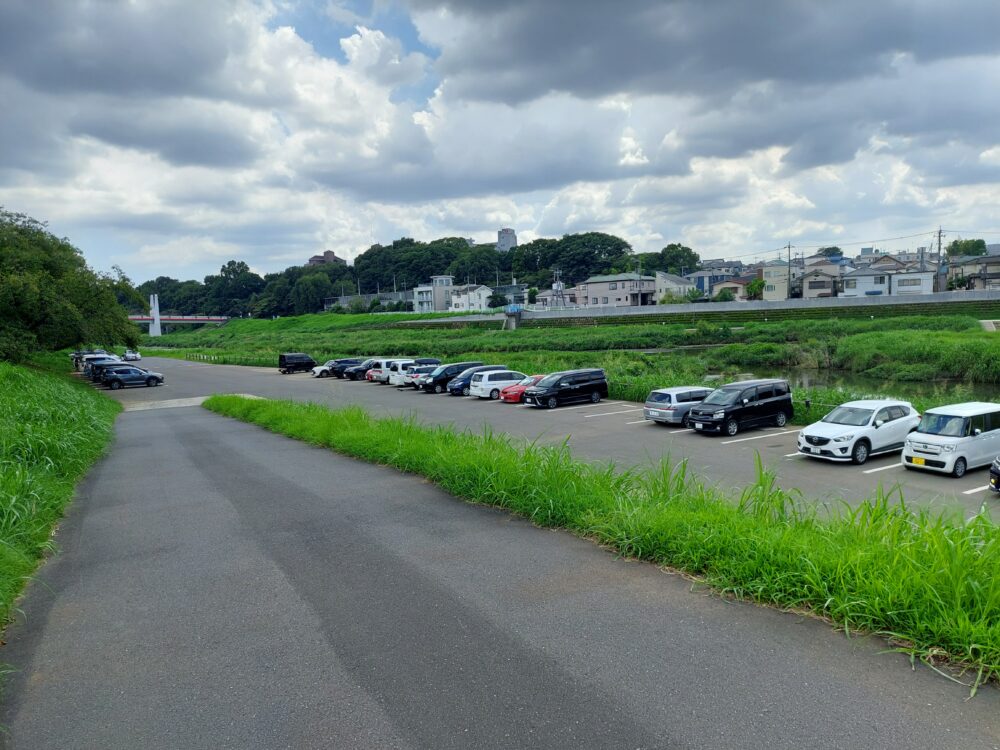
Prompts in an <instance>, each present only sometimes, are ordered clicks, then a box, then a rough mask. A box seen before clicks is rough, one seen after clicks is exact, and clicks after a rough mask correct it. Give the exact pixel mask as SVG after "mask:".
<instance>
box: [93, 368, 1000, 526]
mask: <svg viewBox="0 0 1000 750" xmlns="http://www.w3.org/2000/svg"><path fill="white" fill-rule="evenodd" d="M149 364H150V366H151V367H153V369H155V370H157V371H158V372H162V373H164V375H165V376H166V379H167V384H168V385H169V386H170V396H169V397H170V398H185V397H191V396H198V395H210V394H212V393H237V392H239V393H251V394H255V395H258V396H263V397H266V398H288V399H295V400H303V401H315V402H318V403H324V404H328V405H330V406H344V405H347V404H359V405H361V406H364V407H366V408H368V409H370V410H372V411H373V412H375V413H380V414H388V415H396V416H398V415H408V414H415V415H417V416H418V418H420V419H421V420H424V421H426V422H428V423H432V424H452V425H454V426H456V427H458V428H462V429H471V430H476V431H479V430H482V429H483V428H484V427H486V426H489V427H491V428H492V429H494V430H499V431H503V432H507V433H509V434H511V435H516V436H520V437H524V438H526V439H529V440H538V441H540V442H543V443H561V442H563V441H565V440H568V441H569V445H570V447H571V448H572V450H573V452H574V454H575V455H577V456H579V457H581V458H586V459H591V460H599V461H606V460H611V461H614V462H615V463H617V464H620V465H622V466H630V465H637V464H644V463H649V462H655V461H659V460H660V459H662V458H664V457H666V456H669V457H670V458H671V459H672V460H681V459H686V460H687V461H688V462H689V465H690V467H691V469H692V470H694V471H696V472H697V473H698V474H699V475H700V476H702V477H704V478H705V479H706V480H707V481H709V482H710V483H715V484H718V485H720V486H722V487H725V488H742V487H744V486H746V485H747V484H748V483H749V482H751V481H753V479H754V476H755V456H756V455H758V454H759V455H760V457H761V459H762V460H763V462H764V464H765V465H766V466H767V467H768V468H770V469H772V470H773V471H775V472H776V473H777V476H778V480H779V483H780V484H781V486H783V487H785V488H788V489H793V488H797V489H799V490H801V492H802V493H803V495H804V496H805V497H806V498H811V499H816V500H819V501H822V502H829V503H836V502H839V501H841V500H843V501H847V502H848V503H855V502H858V501H859V500H861V499H863V498H866V497H871V496H872V495H874V493H875V492H876V490H877V488H878V487H879V486H881V487H883V488H884V489H885V490H892V489H895V488H898V489H899V490H900V491H901V492H902V493H903V497H905V499H906V501H907V502H908V503H913V504H920V505H925V506H932V507H949V508H955V509H956V510H960V511H961V512H962V513H964V514H965V515H971V514H973V513H976V512H978V511H979V509H980V507H981V506H982V505H983V504H984V503H985V504H986V505H987V506H988V507H989V506H992V505H993V504H994V503H996V502H997V500H996V499H995V498H994V495H993V493H991V492H990V491H989V490H988V489H986V482H987V479H988V470H987V469H985V468H983V469H976V470H971V471H970V472H969V473H968V474H967V475H966V476H965V477H963V478H962V479H953V478H951V477H947V476H941V475H937V474H932V473H929V472H920V471H907V470H906V469H904V468H903V467H902V466H901V465H900V463H899V454H898V453H894V454H889V455H887V456H876V457H873V458H872V459H871V460H869V461H868V462H867V463H866V464H864V465H863V466H855V465H853V464H850V463H835V462H830V461H823V460H820V459H815V458H809V457H805V456H801V457H800V456H799V455H798V454H797V451H796V439H797V429H796V428H793V427H786V428H784V429H778V428H765V429H759V430H748V431H746V432H743V433H739V434H737V435H736V436H735V437H733V438H729V437H724V436H718V435H703V434H699V433H696V432H694V431H691V430H686V429H683V428H681V427H679V426H678V427H673V426H667V425H656V424H653V423H646V422H645V421H644V420H643V419H642V408H641V406H640V405H639V404H635V403H632V402H627V401H620V400H617V399H608V400H605V401H602V402H601V403H598V404H590V403H587V404H579V405H574V406H566V407H560V408H558V409H552V410H549V409H536V408H532V407H527V406H521V405H517V404H505V403H502V402H498V401H489V400H480V399H476V398H460V397H454V396H447V395H434V394H428V393H422V392H415V391H413V390H412V389H398V388H396V387H393V386H387V385H374V384H372V383H367V382H351V381H346V380H338V379H336V378H325V379H317V378H311V377H309V376H308V375H306V374H299V375H280V374H278V372H277V370H276V369H267V368H246V367H238V366H229V365H209V364H204V363H195V362H185V361H181V360H170V359H163V358H157V359H155V360H154V359H153V358H150V359H149ZM158 390H159V389H150V388H135V389H126V390H122V391H118V392H116V393H115V394H114V395H113V398H118V399H121V400H122V401H125V402H127V401H129V400H131V399H135V400H146V399H148V398H151V397H166V395H167V394H166V392H163V393H162V394H160V393H157V391H158Z"/></svg>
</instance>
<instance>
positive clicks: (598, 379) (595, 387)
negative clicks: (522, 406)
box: [524, 370, 608, 409]
mask: <svg viewBox="0 0 1000 750" xmlns="http://www.w3.org/2000/svg"><path fill="white" fill-rule="evenodd" d="M607 397H608V378H607V376H606V375H605V374H604V370H566V371H564V372H553V373H551V374H549V375H546V376H545V377H544V378H542V379H541V380H539V381H538V382H537V383H535V384H534V385H533V386H531V387H530V388H528V389H527V390H525V392H524V403H526V404H528V405H529V406H545V407H548V408H549V409H555V408H556V407H557V406H560V405H561V404H568V403H571V402H573V401H592V402H593V403H595V404H596V403H597V402H598V401H600V400H601V399H602V398H607Z"/></svg>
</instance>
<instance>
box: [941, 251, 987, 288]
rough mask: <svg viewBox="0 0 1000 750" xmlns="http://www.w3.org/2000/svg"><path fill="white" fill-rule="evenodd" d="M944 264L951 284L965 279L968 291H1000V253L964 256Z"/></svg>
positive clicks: (946, 260) (945, 261) (948, 260)
mask: <svg viewBox="0 0 1000 750" xmlns="http://www.w3.org/2000/svg"><path fill="white" fill-rule="evenodd" d="M943 262H944V264H945V267H946V268H945V272H946V274H947V279H948V281H949V282H950V281H952V280H953V279H964V284H965V287H964V288H966V289H1000V253H998V254H994V255H963V256H959V257H956V258H946V259H945V260H944V261H943Z"/></svg>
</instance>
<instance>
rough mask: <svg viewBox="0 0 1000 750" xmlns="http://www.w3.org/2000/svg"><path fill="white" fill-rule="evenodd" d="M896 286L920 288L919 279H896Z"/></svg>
mask: <svg viewBox="0 0 1000 750" xmlns="http://www.w3.org/2000/svg"><path fill="white" fill-rule="evenodd" d="M896 286H920V279H897V280H896Z"/></svg>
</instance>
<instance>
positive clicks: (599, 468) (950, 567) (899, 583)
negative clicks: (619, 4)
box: [205, 396, 1000, 685]
mask: <svg viewBox="0 0 1000 750" xmlns="http://www.w3.org/2000/svg"><path fill="white" fill-rule="evenodd" d="M205 407H206V408H208V409H211V410H212V411H215V412H218V413H220V414H225V415H228V416H231V417H235V418H237V419H241V420H243V421H246V422H251V423H254V424H258V425H261V426H263V427H265V428H267V429H269V430H272V431H274V432H277V433H280V434H284V435H288V436H290V437H294V438H297V439H300V440H305V441H308V442H309V443H312V444H315V445H321V446H325V447H329V448H331V449H333V450H335V451H338V452H340V453H344V454H346V455H350V456H354V457H357V458H361V459H364V460H366V461H371V462H374V463H379V464H385V465H388V466H393V467H395V468H397V469H400V470H401V471H405V472H408V473H412V474H418V475H421V476H424V477H426V478H428V479H429V480H431V481H433V482H435V483H437V484H438V485H440V486H441V487H442V488H443V489H445V490H446V491H448V492H450V493H452V494H454V495H457V496H458V497H461V498H464V499H466V500H469V501H471V502H476V503H484V504H488V505H492V506H495V507H499V508H503V509H505V510H508V511H510V512H513V513H517V514H519V515H521V516H524V517H525V518H529V519H531V520H532V521H533V522H534V523H536V524H538V525H540V526H546V527H561V528H566V529H569V530H571V531H573V532H575V533H577V534H580V535H583V536H587V537H589V538H592V539H594V540H595V541H597V542H599V543H600V544H602V545H605V546H608V547H610V548H612V549H614V550H615V551H616V552H618V553H619V554H621V555H625V556H628V557H633V558H638V559H642V560H648V561H650V562H653V563H655V564H657V565H666V566H670V567H672V568H676V569H678V570H681V571H684V572H685V573H688V574H690V575H694V576H698V577H700V578H701V579H702V580H703V581H704V582H705V583H707V584H709V585H711V586H713V587H714V588H715V589H716V590H718V591H720V592H723V593H726V594H730V595H733V596H735V597H738V598H741V599H749V600H752V601H756V602H761V603H764V604H769V605H776V606H778V607H784V608H789V609H796V610H807V611H810V612H813V613H815V614H817V615H820V616H823V617H827V618H829V619H830V620H832V621H833V622H834V623H836V624H837V625H838V627H842V628H844V629H845V630H847V631H861V632H872V633H878V634H882V635H885V636H887V637H889V638H891V639H893V641H894V642H896V643H900V642H903V643H905V644H907V645H906V646H905V647H904V648H905V649H906V650H908V651H910V652H911V653H913V654H914V655H917V656H926V657H933V658H935V659H938V658H941V657H945V658H949V659H951V660H952V661H953V662H955V663H956V664H959V665H962V666H968V667H970V668H971V669H972V670H973V671H974V672H976V674H977V685H978V684H979V683H980V682H982V681H985V680H988V679H991V678H995V677H997V676H998V674H1000V623H998V621H997V616H996V613H997V611H998V610H1000V577H998V576H997V575H996V570H997V569H998V566H1000V529H998V527H997V526H995V525H994V524H993V523H992V521H991V520H990V519H989V517H988V515H986V512H985V511H983V512H982V513H981V514H980V515H978V516H976V517H974V518H973V519H971V520H970V521H969V522H965V521H964V519H963V518H961V517H960V516H951V515H946V514H935V513H931V512H930V511H919V512H915V511H911V510H910V509H909V508H908V507H907V506H906V505H905V504H904V503H903V500H902V497H901V496H900V497H898V498H897V497H894V496H892V495H890V494H886V493H884V492H882V491H881V489H880V490H879V491H878V492H877V493H876V494H875V496H874V497H872V498H871V499H869V500H866V501H864V502H862V503H861V504H860V505H859V506H857V507H856V508H848V507H846V506H844V507H841V508H839V509H834V510H832V511H830V512H829V513H826V514H824V515H820V514H818V513H817V512H816V510H815V507H814V506H812V505H809V504H806V503H805V502H803V501H802V500H801V499H800V498H799V497H798V496H797V495H795V494H793V493H789V492H786V491H784V490H782V489H781V488H779V487H778V486H777V483H776V481H775V476H774V474H773V473H772V472H771V471H770V470H768V469H765V468H764V467H763V465H762V463H761V461H760V458H759V456H758V457H757V479H756V481H755V482H754V483H753V484H751V485H750V486H749V487H747V488H745V489H744V490H743V491H742V493H740V495H739V497H738V499H737V501H736V502H733V498H730V497H727V496H726V495H725V494H724V492H723V491H722V490H720V489H718V488H717V487H714V486H708V485H706V484H705V483H704V482H703V481H701V480H700V479H698V478H697V477H695V476H693V475H692V474H691V473H690V472H689V471H688V468H687V464H686V463H684V462H682V463H680V464H674V463H673V462H671V461H670V460H669V458H668V459H665V460H663V461H661V462H660V463H659V464H658V465H656V466H654V467H653V468H648V469H647V468H632V469H629V470H627V471H624V472H619V471H617V470H616V468H615V467H614V466H613V465H611V464H605V465H595V464H590V463H585V462H583V461H579V460H576V459H574V458H573V457H572V456H571V455H570V452H569V450H568V448H567V447H566V445H560V446H545V445H540V444H537V443H528V444H526V443H523V442H521V441H518V440H515V439H513V438H511V437H509V436H506V435H498V434H495V433H492V432H486V433H484V434H482V435H475V434H471V433H468V432H456V431H455V430H453V429H450V428H447V427H425V426H422V425H419V424H418V423H417V422H416V421H415V420H413V419H409V420H406V419H387V418H382V419H376V418H373V417H372V416H370V415H369V414H367V413H366V412H364V411H363V410H361V409H358V408H348V409H342V410H337V411H331V410H329V409H326V408H325V407H322V406H319V405H316V404H303V403H297V402H288V401H268V400H251V399H245V398H242V397H239V396H213V397H212V398H210V399H209V400H208V401H206V402H205Z"/></svg>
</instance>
